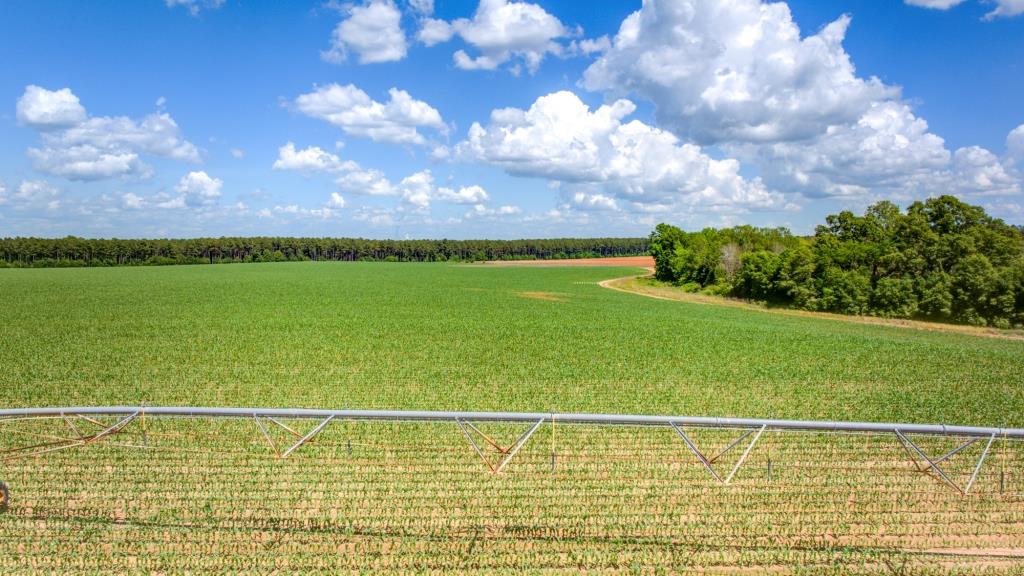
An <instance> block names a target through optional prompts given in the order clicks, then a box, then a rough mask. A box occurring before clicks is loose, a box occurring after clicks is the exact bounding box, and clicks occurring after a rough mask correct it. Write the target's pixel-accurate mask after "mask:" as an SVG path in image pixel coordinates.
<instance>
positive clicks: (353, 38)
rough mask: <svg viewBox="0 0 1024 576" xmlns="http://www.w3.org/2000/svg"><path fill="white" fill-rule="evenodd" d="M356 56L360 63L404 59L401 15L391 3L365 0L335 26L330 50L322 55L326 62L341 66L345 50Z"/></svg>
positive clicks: (345, 54)
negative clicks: (355, 53)
mask: <svg viewBox="0 0 1024 576" xmlns="http://www.w3.org/2000/svg"><path fill="white" fill-rule="evenodd" d="M349 50H355V51H356V52H357V53H358V54H359V63H360V64H374V63H378V62H394V61H398V60H401V59H402V58H405V54H406V52H407V51H408V44H407V42H406V39H405V32H403V31H402V13H401V11H399V9H398V7H397V6H395V3H394V2H393V1H392V0H369V1H368V2H366V3H365V4H363V5H361V6H354V7H352V8H349V10H348V18H346V19H344V20H342V21H341V22H339V23H338V26H337V27H336V28H335V29H334V33H333V34H332V36H331V47H330V49H329V50H327V51H325V52H322V53H321V57H322V58H323V59H324V60H326V61H327V62H333V63H341V62H344V61H345V60H346V59H347V58H348V51H349Z"/></svg>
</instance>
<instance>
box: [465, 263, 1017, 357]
mask: <svg viewBox="0 0 1024 576" xmlns="http://www.w3.org/2000/svg"><path fill="white" fill-rule="evenodd" d="M484 265H486V266H540V267H551V266H594V267H609V268H610V267H620V268H621V267H630V266H633V267H637V268H643V269H645V270H647V271H648V273H647V274H639V275H637V274H634V275H630V276H622V277H620V278H610V279H608V280H602V281H601V282H598V285H599V286H601V287H602V288H608V289H609V290H616V291H618V292H626V293H629V294H637V295H640V296H646V297H647V298H654V299H656V300H671V301H675V302H690V303H694V304H708V305H712V306H728V307H730V308H743V309H746V310H753V311H757V312H763V313H767V314H782V315H786V316H802V317H805V318H821V319H826V320H836V321H839V322H853V323H857V324H875V325H882V326H893V327H896V328H911V329H914V330H930V331H937V332H952V333H957V334H967V335H971V336H985V337H988V338H1005V339H1010V340H1024V332H1022V331H1020V330H998V329H995V328H985V327H979V326H964V325H960V324H942V323H938V322H923V321H920V320H902V319H893V318H876V317H874V316H847V315H844V314H833V313H830V312H808V311H805V310H793V309H789V308H767V307H765V306H762V305H760V304H757V303H754V302H748V301H745V300H738V299H735V298H725V297H722V296H709V295H707V294H694V293H691V292H683V291H682V290H679V289H678V288H675V287H672V286H659V285H654V284H649V283H644V282H643V281H642V280H641V279H642V278H644V277H646V276H649V275H650V274H653V273H654V258H653V257H651V256H621V257H615V258H579V259H572V260H493V261H489V262H486V263H485V264H484Z"/></svg>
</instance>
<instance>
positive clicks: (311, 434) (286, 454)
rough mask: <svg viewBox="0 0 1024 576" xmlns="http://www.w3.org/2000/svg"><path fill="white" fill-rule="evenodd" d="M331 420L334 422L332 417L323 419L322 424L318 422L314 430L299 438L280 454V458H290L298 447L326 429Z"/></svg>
mask: <svg viewBox="0 0 1024 576" xmlns="http://www.w3.org/2000/svg"><path fill="white" fill-rule="evenodd" d="M331 420H334V416H328V417H327V418H324V420H323V421H322V422H320V423H319V424H317V425H316V428H313V429H312V430H310V431H309V433H307V434H306V435H305V436H303V437H302V438H299V440H298V441H297V442H295V444H292V445H291V447H290V448H288V449H287V450H285V451H284V452H281V454H280V457H281V458H287V457H289V456H291V454H292V452H295V451H296V450H298V449H299V448H300V447H302V445H303V444H305V443H306V442H309V441H310V440H312V439H313V438H314V437H316V435H317V434H319V433H320V432H321V431H323V429H324V428H325V427H327V425H328V424H330V423H331Z"/></svg>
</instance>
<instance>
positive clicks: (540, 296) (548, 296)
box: [516, 292, 565, 302]
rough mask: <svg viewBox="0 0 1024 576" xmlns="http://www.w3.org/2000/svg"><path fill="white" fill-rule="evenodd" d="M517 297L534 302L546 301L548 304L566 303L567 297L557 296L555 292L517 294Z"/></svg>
mask: <svg viewBox="0 0 1024 576" xmlns="http://www.w3.org/2000/svg"><path fill="white" fill-rule="evenodd" d="M516 296H519V297H520V298H530V299H532V300H545V301H547V302H565V297H564V296H563V295H562V294H555V293H554V292H516Z"/></svg>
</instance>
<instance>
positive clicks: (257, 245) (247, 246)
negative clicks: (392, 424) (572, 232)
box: [0, 236, 648, 268]
mask: <svg viewBox="0 0 1024 576" xmlns="http://www.w3.org/2000/svg"><path fill="white" fill-rule="evenodd" d="M647 242H648V239H647V238H552V239H533V240H368V239H364V238H289V237H255V238H241V237H238V238H227V237H225V238H191V239H164V240H130V239H128V240H126V239H116V238H112V239H91V238H77V237H74V236H68V237H66V238H3V239H0V267H36V268H42V267H59V266H69V267H70V266H132V265H170V264H216V263H230V262H285V261H304V260H316V261H320V260H343V261H357V260H359V261H402V262H409V261H412V262H440V261H449V260H455V261H480V260H531V259H538V260H545V259H562V258H596V257H605V256H635V255H640V254H646V253H647Z"/></svg>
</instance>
